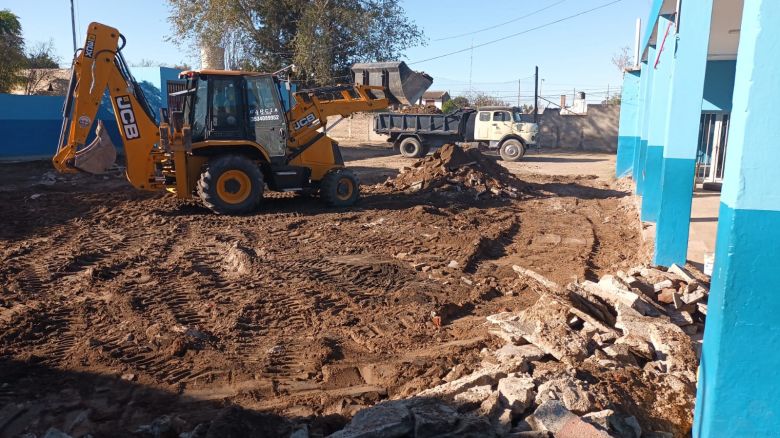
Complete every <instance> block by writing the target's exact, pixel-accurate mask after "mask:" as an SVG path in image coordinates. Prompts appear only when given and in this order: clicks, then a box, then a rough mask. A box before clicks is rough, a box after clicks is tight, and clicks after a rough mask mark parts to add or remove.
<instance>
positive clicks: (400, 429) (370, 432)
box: [330, 401, 414, 438]
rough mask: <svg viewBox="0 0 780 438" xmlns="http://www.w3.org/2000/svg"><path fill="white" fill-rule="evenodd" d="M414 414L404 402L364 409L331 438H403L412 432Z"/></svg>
mask: <svg viewBox="0 0 780 438" xmlns="http://www.w3.org/2000/svg"><path fill="white" fill-rule="evenodd" d="M413 428H414V424H413V421H412V414H411V413H410V411H409V409H408V408H407V406H406V404H405V403H404V402H403V401H390V402H382V403H379V404H378V405H375V406H372V407H370V408H368V409H363V410H361V411H359V412H358V413H357V414H355V416H354V417H352V421H350V422H349V424H347V426H346V427H345V428H344V429H342V430H340V431H338V432H336V433H334V434H333V435H330V437H331V438H380V437H403V436H407V435H408V434H409V433H411V432H412V430H413Z"/></svg>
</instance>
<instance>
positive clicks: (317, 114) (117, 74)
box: [53, 22, 427, 214]
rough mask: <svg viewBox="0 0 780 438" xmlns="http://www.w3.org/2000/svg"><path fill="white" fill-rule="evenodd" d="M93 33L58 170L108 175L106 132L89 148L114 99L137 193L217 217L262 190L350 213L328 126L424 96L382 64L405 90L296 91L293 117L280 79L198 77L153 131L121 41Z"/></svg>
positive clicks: (347, 181) (351, 177) (353, 191)
mask: <svg viewBox="0 0 780 438" xmlns="http://www.w3.org/2000/svg"><path fill="white" fill-rule="evenodd" d="M87 29H88V30H87V38H86V41H85V44H84V46H83V48H81V49H79V50H78V51H77V52H76V54H75V56H74V61H73V66H72V69H71V71H72V74H71V78H70V83H69V85H68V92H67V96H66V99H65V105H64V108H63V113H62V117H63V123H62V130H61V132H60V139H59V143H58V146H57V152H56V154H55V156H54V157H53V164H54V167H55V168H56V169H57V170H58V171H60V172H79V171H81V172H87V173H102V172H105V171H106V170H107V169H109V168H110V167H112V165H113V163H114V161H115V159H116V149H115V146H114V145H113V144H112V142H111V139H110V137H109V136H108V135H107V133H106V130H105V129H103V127H102V125H101V123H102V122H98V124H97V127H96V129H95V130H96V137H95V139H94V141H93V142H91V143H90V144H86V141H87V138H88V136H89V135H90V133H91V132H92V128H93V127H94V126H95V115H96V113H97V109H98V107H99V106H100V102H101V100H102V98H103V96H104V93H105V91H106V90H107V91H108V94H109V96H110V101H111V104H112V106H113V109H114V115H115V117H116V123H117V127H118V128H119V132H120V135H121V139H122V143H123V146H124V154H125V158H126V174H127V179H128V180H129V181H130V183H131V184H132V185H133V186H134V187H136V188H138V189H141V190H167V191H169V192H172V193H175V194H176V196H177V197H178V198H180V199H190V198H193V197H197V198H200V200H201V201H202V203H203V204H204V205H205V206H206V207H208V208H209V209H211V210H212V211H213V212H215V213H218V214H244V213H248V212H251V211H253V210H255V209H256V208H257V207H258V206H259V205H260V203H261V202H262V199H263V191H264V190H265V187H266V186H267V187H268V188H269V189H270V190H274V191H281V192H307V193H313V194H318V195H319V197H320V198H321V199H322V200H323V201H324V202H325V203H326V204H327V205H330V206H349V205H352V204H354V203H355V202H356V201H357V199H358V197H359V194H360V184H359V181H358V178H357V176H356V175H355V173H354V172H352V171H351V170H349V169H346V168H345V167H344V161H343V159H342V157H341V152H340V150H339V147H338V144H337V143H336V142H335V141H333V140H332V139H331V138H330V137H328V136H327V129H328V128H327V127H326V126H325V124H326V121H327V118H328V116H335V115H339V116H341V117H347V116H349V115H351V114H353V113H355V112H359V111H376V110H382V109H385V108H387V107H388V105H389V104H390V102H391V100H395V101H399V102H402V101H408V100H414V99H416V98H418V96H419V95H420V94H422V92H424V91H425V90H424V89H423V90H418V89H416V88H415V87H413V86H411V84H412V82H414V78H415V77H418V76H419V77H423V76H420V75H419V74H417V73H416V72H412V71H403V72H401V71H400V70H399V69H397V68H396V69H393V68H392V66H389V65H384V66H383V68H382V71H383V72H384V73H382V74H383V75H384V77H385V78H386V79H385V81H386V82H388V83H389V84H395V83H404V82H408V84H407V85H406V86H405V87H400V88H394V89H393V90H391V89H390V88H388V87H385V86H381V85H377V86H372V85H360V84H346V85H334V86H329V87H319V88H313V89H308V90H301V91H299V92H295V93H294V94H293V101H292V102H291V105H290V109H289V110H287V111H286V110H285V107H284V105H283V104H282V99H281V96H280V88H282V87H281V86H280V81H282V80H283V79H282V78H280V77H279V76H278V75H274V74H269V73H258V72H244V71H225V70H191V71H185V72H183V73H181V74H180V77H181V78H182V79H184V80H185V81H186V87H185V89H184V90H183V91H180V92H177V93H176V94H178V95H179V96H181V97H183V100H184V104H183V110H182V111H172V112H171V113H170V114H167V113H166V112H162V114H161V117H160V123H158V122H157V121H156V118H155V117H154V115H153V112H152V110H151V108H150V105H149V104H148V102H147V100H146V98H145V96H144V93H143V91H142V89H141V87H140V86H139V84H138V83H137V82H136V80H135V79H134V78H133V75H132V74H131V73H130V69H129V67H128V65H127V62H126V61H125V59H124V56H123V55H122V49H123V48H124V47H125V44H126V39H125V37H124V36H123V35H122V34H121V33H120V32H119V30H117V29H115V28H113V27H110V26H107V25H104V24H101V23H94V22H93V23H90V25H89V26H88V28H87ZM366 67H370V66H366ZM423 79H424V77H423ZM410 81H411V82H410ZM420 83H421V84H423V86H424V83H425V81H422V82H420ZM425 88H427V86H425ZM394 93H402V94H398V95H396V94H394ZM403 93H408V94H403Z"/></svg>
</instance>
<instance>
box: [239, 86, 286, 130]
mask: <svg viewBox="0 0 780 438" xmlns="http://www.w3.org/2000/svg"><path fill="white" fill-rule="evenodd" d="M246 83H247V104H249V120H250V121H252V122H262V121H270V120H275V121H278V120H279V108H278V107H277V104H276V99H274V95H273V91H274V90H273V87H275V84H274V83H273V80H272V79H271V78H270V77H258V78H248V79H247V82H246Z"/></svg>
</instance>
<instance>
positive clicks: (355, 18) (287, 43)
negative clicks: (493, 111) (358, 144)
mask: <svg viewBox="0 0 780 438" xmlns="http://www.w3.org/2000/svg"><path fill="white" fill-rule="evenodd" d="M168 2H169V4H170V6H171V10H170V12H171V14H170V17H169V20H170V22H171V24H172V25H173V29H174V32H175V36H173V37H171V38H170V39H171V40H172V41H174V42H176V43H179V44H181V45H185V44H186V43H190V42H195V43H196V44H195V46H198V45H199V44H201V43H205V44H206V45H212V46H219V47H222V48H224V49H225V58H226V63H227V64H228V68H238V69H245V70H260V71H269V72H272V71H276V70H279V69H281V68H282V67H285V66H287V65H289V64H292V63H294V64H295V65H296V66H297V67H298V76H299V78H300V79H301V80H302V81H303V82H304V83H305V84H307V85H309V84H314V85H325V84H332V83H334V82H339V81H341V82H344V81H345V79H346V78H348V77H349V73H350V72H349V67H351V65H352V64H354V63H355V62H369V61H389V60H395V59H398V58H400V57H401V56H402V54H403V51H404V50H405V49H406V48H408V47H412V46H415V45H419V44H421V43H423V35H422V31H421V30H420V29H419V28H418V27H417V26H416V25H415V24H414V23H412V22H411V21H410V20H409V19H408V18H407V17H406V15H405V12H404V10H403V8H402V7H401V6H400V0H207V1H201V2H193V1H191V0H168Z"/></svg>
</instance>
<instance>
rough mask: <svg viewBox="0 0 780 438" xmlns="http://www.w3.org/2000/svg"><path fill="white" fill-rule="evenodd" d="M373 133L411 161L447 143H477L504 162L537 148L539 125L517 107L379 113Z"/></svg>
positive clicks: (518, 158) (513, 159) (514, 159)
mask: <svg viewBox="0 0 780 438" xmlns="http://www.w3.org/2000/svg"><path fill="white" fill-rule="evenodd" d="M374 132H376V133H377V134H383V135H387V136H388V140H387V141H388V142H390V143H392V145H393V147H394V148H397V149H398V151H399V152H400V153H401V155H403V156H404V157H408V158H420V157H423V156H425V155H427V154H428V152H429V151H430V148H435V147H439V146H442V145H444V144H447V143H478V144H479V145H481V146H483V147H487V148H489V149H497V150H498V152H499V155H500V156H501V159H503V160H506V161H518V160H520V159H521V158H522V157H523V155H524V154H525V152H526V150H527V149H528V147H531V146H533V145H535V144H536V139H537V136H538V134H539V125H537V124H536V123H532V122H527V121H524V120H523V114H522V112H521V111H520V109H519V108H517V107H504V106H492V107H483V108H479V109H471V108H464V109H460V110H457V111H455V112H453V113H451V114H400V113H389V112H385V113H378V114H375V115H374Z"/></svg>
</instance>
